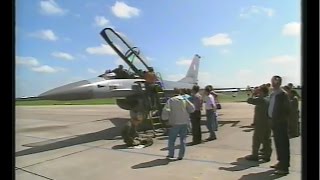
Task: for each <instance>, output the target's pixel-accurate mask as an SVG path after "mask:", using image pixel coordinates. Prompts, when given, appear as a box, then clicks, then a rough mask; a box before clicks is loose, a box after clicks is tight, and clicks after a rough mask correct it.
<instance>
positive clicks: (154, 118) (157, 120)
mask: <svg viewBox="0 0 320 180" xmlns="http://www.w3.org/2000/svg"><path fill="white" fill-rule="evenodd" d="M156 98H157V102H156V104H157V107H156V108H151V109H150V110H149V113H148V117H147V118H148V120H150V123H151V126H152V131H153V136H154V137H157V136H161V135H164V134H165V133H166V131H167V130H166V127H165V124H164V123H163V121H162V119H161V112H162V109H163V107H164V105H165V104H166V101H167V98H166V97H165V95H164V91H163V89H162V88H159V90H158V91H157V93H156Z"/></svg>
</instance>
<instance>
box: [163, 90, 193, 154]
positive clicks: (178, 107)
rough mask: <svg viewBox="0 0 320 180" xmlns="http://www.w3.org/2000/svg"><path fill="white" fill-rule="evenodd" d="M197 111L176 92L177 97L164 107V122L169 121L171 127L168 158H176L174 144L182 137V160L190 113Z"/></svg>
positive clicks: (180, 152) (180, 151)
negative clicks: (178, 137)
mask: <svg viewBox="0 0 320 180" xmlns="http://www.w3.org/2000/svg"><path fill="white" fill-rule="evenodd" d="M194 110H195V108H194V105H193V104H192V103H191V102H190V101H189V100H188V99H186V98H184V97H182V96H181V95H180V93H179V92H175V96H174V97H172V98H170V99H169V100H168V101H167V102H166V105H165V106H164V108H163V110H162V114H161V118H162V120H168V124H169V126H171V128H170V129H169V140H168V149H169V153H168V156H167V158H168V159H172V158H173V157H174V144H175V141H176V139H177V136H178V135H179V136H180V150H179V155H178V160H182V159H183V157H184V154H185V148H186V138H187V131H188V124H189V123H190V118H189V116H190V113H193V112H194Z"/></svg>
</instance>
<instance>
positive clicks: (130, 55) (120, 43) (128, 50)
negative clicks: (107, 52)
mask: <svg viewBox="0 0 320 180" xmlns="http://www.w3.org/2000/svg"><path fill="white" fill-rule="evenodd" d="M100 35H101V36H102V37H103V39H104V40H105V41H106V42H107V43H108V45H109V46H110V47H111V48H112V49H113V50H114V51H115V52H116V53H117V54H118V55H119V57H120V58H121V59H122V60H123V61H124V62H125V63H126V64H127V65H128V66H129V70H132V71H133V72H134V73H135V74H141V72H142V71H148V70H150V66H148V65H147V64H146V61H147V59H146V58H145V57H144V56H143V55H142V54H141V52H140V49H139V48H138V47H135V46H132V45H130V44H129V42H128V40H126V39H125V37H124V36H123V35H120V34H119V33H117V32H116V31H114V30H113V29H112V28H105V29H103V30H102V31H101V32H100Z"/></svg>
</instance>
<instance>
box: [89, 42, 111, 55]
mask: <svg viewBox="0 0 320 180" xmlns="http://www.w3.org/2000/svg"><path fill="white" fill-rule="evenodd" d="M86 52H87V53H88V54H92V55H117V53H116V52H115V51H114V50H113V49H112V48H111V47H110V46H109V45H106V44H101V45H100V46H97V47H88V48H87V49H86Z"/></svg>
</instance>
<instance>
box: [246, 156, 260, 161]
mask: <svg viewBox="0 0 320 180" xmlns="http://www.w3.org/2000/svg"><path fill="white" fill-rule="evenodd" d="M245 159H246V160H248V161H259V158H258V156H254V155H249V156H246V157H245Z"/></svg>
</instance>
